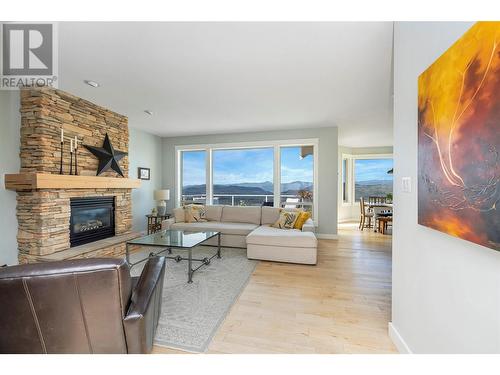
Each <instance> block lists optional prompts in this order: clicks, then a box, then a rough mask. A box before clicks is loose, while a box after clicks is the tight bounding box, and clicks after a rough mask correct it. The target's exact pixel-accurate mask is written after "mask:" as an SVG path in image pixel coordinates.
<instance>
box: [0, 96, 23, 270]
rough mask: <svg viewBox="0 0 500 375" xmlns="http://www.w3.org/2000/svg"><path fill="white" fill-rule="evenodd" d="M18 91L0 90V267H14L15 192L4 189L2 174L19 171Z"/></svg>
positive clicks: (15, 248) (15, 252)
mask: <svg viewBox="0 0 500 375" xmlns="http://www.w3.org/2000/svg"><path fill="white" fill-rule="evenodd" d="M19 107H20V103H19V92H18V91H0V176H1V178H0V212H1V215H0V265H2V264H8V265H12V264H17V218H16V193H15V192H14V191H10V190H5V187H4V186H5V185H4V174H6V173H17V172H19V166H20V160H19V147H20V137H19V128H20V126H21V115H20V113H19Z"/></svg>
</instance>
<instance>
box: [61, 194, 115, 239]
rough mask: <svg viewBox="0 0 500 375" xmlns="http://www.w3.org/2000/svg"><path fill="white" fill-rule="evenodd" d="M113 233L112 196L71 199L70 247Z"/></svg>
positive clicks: (112, 234)
mask: <svg viewBox="0 0 500 375" xmlns="http://www.w3.org/2000/svg"><path fill="white" fill-rule="evenodd" d="M114 235H115V200H114V197H92V198H72V199H71V219H70V242H71V246H72V247H73V246H78V245H82V244H85V243H89V242H94V241H98V240H101V239H104V238H108V237H112V236H114Z"/></svg>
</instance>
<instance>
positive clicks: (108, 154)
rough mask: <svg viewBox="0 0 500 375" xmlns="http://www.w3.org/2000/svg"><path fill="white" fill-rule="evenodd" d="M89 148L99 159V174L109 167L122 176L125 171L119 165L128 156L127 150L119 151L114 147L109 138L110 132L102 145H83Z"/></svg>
mask: <svg viewBox="0 0 500 375" xmlns="http://www.w3.org/2000/svg"><path fill="white" fill-rule="evenodd" d="M83 146H84V147H85V148H86V149H87V150H89V151H90V152H91V153H92V154H94V156H95V157H96V158H97V159H99V167H98V168H97V176H99V175H100V174H101V173H103V172H106V171H107V170H108V169H110V168H111V169H112V170H114V171H115V172H116V173H118V174H119V175H120V176H122V177H125V176H124V175H123V171H122V169H121V168H120V166H119V165H118V162H119V161H120V160H121V159H123V158H124V157H125V156H127V153H126V152H123V151H118V150H115V149H114V148H113V145H112V144H111V141H110V140H109V137H108V133H106V137H104V144H103V145H102V147H95V146H89V145H83Z"/></svg>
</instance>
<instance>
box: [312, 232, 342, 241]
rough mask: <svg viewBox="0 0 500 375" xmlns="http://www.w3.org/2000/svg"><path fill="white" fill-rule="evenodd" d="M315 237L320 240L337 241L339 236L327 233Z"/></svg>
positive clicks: (317, 234)
mask: <svg viewBox="0 0 500 375" xmlns="http://www.w3.org/2000/svg"><path fill="white" fill-rule="evenodd" d="M316 237H317V238H319V239H320V240H338V239H339V236H338V235H337V234H329V233H316Z"/></svg>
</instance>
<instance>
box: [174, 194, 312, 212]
mask: <svg viewBox="0 0 500 375" xmlns="http://www.w3.org/2000/svg"><path fill="white" fill-rule="evenodd" d="M280 196H281V200H282V202H281V206H283V205H287V206H296V207H301V208H304V209H308V208H309V209H312V206H313V202H312V200H307V201H301V200H300V197H299V196H298V195H295V194H281V195H280ZM181 198H182V204H192V203H205V202H206V199H207V196H206V194H183V195H182V197H181ZM283 198H284V200H283ZM287 198H295V199H299V201H298V202H286V199H287ZM273 201H274V195H273V194H214V195H213V204H227V205H231V206H261V205H262V204H263V203H264V202H273Z"/></svg>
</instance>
